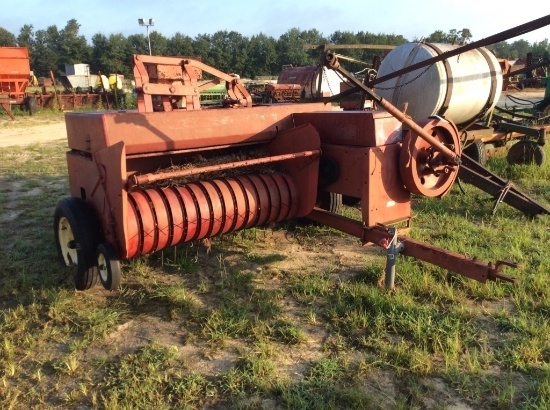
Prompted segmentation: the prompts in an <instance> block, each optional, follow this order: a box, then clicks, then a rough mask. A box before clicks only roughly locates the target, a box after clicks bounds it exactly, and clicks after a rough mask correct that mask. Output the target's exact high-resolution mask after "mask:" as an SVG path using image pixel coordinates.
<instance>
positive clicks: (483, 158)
mask: <svg viewBox="0 0 550 410" xmlns="http://www.w3.org/2000/svg"><path fill="white" fill-rule="evenodd" d="M462 153H464V154H466V155H468V156H469V157H470V158H471V159H473V160H474V161H476V162H478V163H480V164H481V165H483V166H485V165H486V164H487V148H486V147H485V144H484V143H483V142H481V141H475V142H474V143H472V144H470V145H468V146H467V147H466V148H464V150H463V151H462Z"/></svg>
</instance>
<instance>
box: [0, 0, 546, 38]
mask: <svg viewBox="0 0 550 410" xmlns="http://www.w3.org/2000/svg"><path fill="white" fill-rule="evenodd" d="M4 1H6V0H4ZM12 4H13V6H12V7H10V8H9V9H5V8H4V11H3V12H2V13H0V27H1V28H4V29H6V30H8V31H9V32H11V33H12V34H14V35H15V36H16V37H17V35H18V34H19V31H20V29H21V28H22V27H23V25H25V24H32V25H33V26H34V30H35V31H37V30H45V29H46V28H47V27H48V26H51V25H55V26H57V28H58V29H59V30H61V29H63V28H64V27H65V25H66V24H67V22H68V21H69V20H71V19H76V20H77V22H78V23H79V24H80V34H81V35H84V36H85V37H86V39H87V40H88V42H89V43H91V39H92V36H93V35H94V34H97V33H102V34H104V35H106V36H109V35H110V34H118V33H121V34H123V35H124V36H129V35H131V34H140V33H141V34H144V35H145V34H146V28H145V27H141V26H139V24H138V18H144V19H146V20H149V19H150V18H153V19H154V26H152V27H150V28H149V30H150V32H153V31H157V32H158V33H160V34H162V35H164V36H165V37H168V38H170V37H172V36H173V35H174V34H176V33H178V32H179V33H181V34H184V35H188V36H190V37H192V38H194V37H195V36H197V35H198V34H213V33H215V32H216V31H220V30H227V31H236V32H238V33H240V34H242V35H244V36H247V37H251V36H253V35H256V34H260V33H263V34H266V35H269V36H273V37H274V38H275V39H278V38H279V36H281V35H282V34H284V33H286V32H287V31H288V30H289V29H291V28H294V27H296V28H299V29H300V30H309V29H317V30H318V31H319V32H320V33H321V34H323V35H324V36H327V37H328V36H329V35H330V34H332V33H334V32H336V31H351V32H358V31H368V32H371V33H374V34H397V35H399V34H400V35H403V36H404V37H405V38H406V39H408V40H410V41H412V40H414V39H420V38H423V37H427V36H429V35H430V34H431V33H433V32H434V31H436V30H442V31H444V32H448V31H449V30H452V29H456V30H458V31H460V30H462V29H463V28H468V29H469V30H470V32H471V33H472V36H473V37H472V39H471V41H477V40H481V39H483V38H486V37H488V36H491V35H494V34H497V33H500V32H502V31H504V30H508V29H511V28H513V27H516V26H518V25H521V24H524V23H527V22H530V21H532V20H535V19H537V18H540V17H543V16H545V15H548V14H550V6H548V9H547V10H544V8H545V7H543V6H542V5H537V6H533V7H522V6H521V5H519V4H516V6H515V7H508V6H505V5H504V4H505V2H502V1H500V2H496V1H487V0H458V1H454V0H437V1H436V0H422V1H405V0H384V1H380V2H371V1H368V0H301V1H299V0H272V1H263V0H229V1H227V0H226V1H221V0H192V1H187V0H176V1H166V0H156V1H155V0H148V1H145V0H87V1H84V0H70V1H67V0H40V1H39V0H19V1H17V2H13V3H12ZM531 5H532V4H531ZM518 39H523V40H526V41H529V42H530V43H533V42H539V41H542V40H544V39H550V26H546V27H543V28H541V29H538V30H535V31H533V32H531V33H528V34H526V35H523V36H521V37H515V38H513V39H510V40H508V42H513V41H515V40H518Z"/></svg>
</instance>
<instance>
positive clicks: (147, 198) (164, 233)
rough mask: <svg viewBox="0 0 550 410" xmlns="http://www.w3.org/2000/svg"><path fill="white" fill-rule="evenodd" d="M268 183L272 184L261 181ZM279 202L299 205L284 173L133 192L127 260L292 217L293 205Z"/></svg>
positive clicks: (294, 207) (288, 177) (293, 214)
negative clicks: (184, 243) (286, 201)
mask: <svg viewBox="0 0 550 410" xmlns="http://www.w3.org/2000/svg"><path fill="white" fill-rule="evenodd" d="M270 180H271V181H277V184H272V183H269V182H268V183H266V182H265V181H270ZM289 187H290V189H289ZM280 190H283V192H284V193H283V194H281V192H280ZM291 196H292V197H293V199H292V200H291V198H290V197H291ZM277 198H278V199H277ZM283 199H285V200H288V201H289V202H291V203H298V202H299V193H298V191H297V187H296V184H295V183H294V182H293V181H292V178H291V177H290V176H288V175H284V174H275V175H262V174H259V175H255V174H254V175H241V176H237V177H234V178H228V179H215V180H212V181H201V182H195V183H189V184H186V185H184V186H179V187H175V188H173V187H169V188H161V189H157V188H149V189H145V190H135V191H132V192H130V194H129V209H130V211H129V218H128V221H127V223H128V226H130V227H131V229H130V230H129V231H130V232H131V235H132V236H131V237H130V238H129V242H128V246H127V251H128V254H129V257H135V256H138V255H140V254H148V253H151V252H154V251H159V250H162V249H165V248H167V247H169V246H174V245H177V244H179V243H183V242H190V241H194V240H199V239H204V238H210V237H214V236H217V235H220V234H222V233H227V232H231V231H235V230H239V229H244V228H250V227H253V226H258V225H263V224H265V223H269V222H273V221H274V220H275V219H276V218H278V219H280V220H283V219H285V218H291V217H294V216H295V215H296V210H297V206H296V205H289V204H287V203H282V202H281V201H282V200H283ZM281 209H283V210H284V215H283V214H281V213H280V212H279V211H280V210H281Z"/></svg>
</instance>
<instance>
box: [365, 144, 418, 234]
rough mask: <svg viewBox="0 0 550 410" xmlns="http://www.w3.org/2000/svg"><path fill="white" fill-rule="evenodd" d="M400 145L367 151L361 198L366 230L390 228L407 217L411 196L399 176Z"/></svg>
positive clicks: (409, 213) (409, 212)
mask: <svg viewBox="0 0 550 410" xmlns="http://www.w3.org/2000/svg"><path fill="white" fill-rule="evenodd" d="M400 151H401V144H393V145H386V146H382V147H375V148H371V149H369V153H368V161H367V170H366V175H364V178H365V181H366V183H365V184H364V185H363V194H362V195H361V208H362V212H363V221H364V222H365V225H366V226H368V227H369V226H375V225H376V224H384V225H386V224H390V223H395V222H396V221H399V220H406V219H408V218H410V216H411V194H410V192H409V191H408V190H407V189H406V188H405V185H404V184H403V181H402V180H401V176H400V172H399V153H400Z"/></svg>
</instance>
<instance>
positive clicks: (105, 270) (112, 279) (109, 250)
mask: <svg viewBox="0 0 550 410" xmlns="http://www.w3.org/2000/svg"><path fill="white" fill-rule="evenodd" d="M96 257H97V269H98V272H99V281H100V282H101V284H102V285H103V287H104V288H105V289H107V290H115V289H118V287H119V286H120V280H121V277H122V271H121V269H120V261H119V260H118V257H117V253H116V250H115V248H114V246H113V245H111V244H110V243H107V242H105V243H100V244H99V245H98V246H97V252H96Z"/></svg>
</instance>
